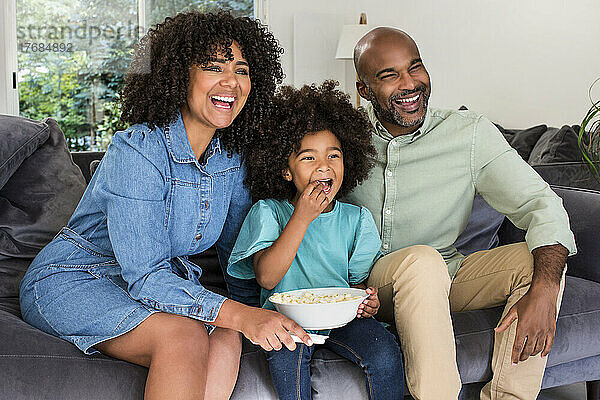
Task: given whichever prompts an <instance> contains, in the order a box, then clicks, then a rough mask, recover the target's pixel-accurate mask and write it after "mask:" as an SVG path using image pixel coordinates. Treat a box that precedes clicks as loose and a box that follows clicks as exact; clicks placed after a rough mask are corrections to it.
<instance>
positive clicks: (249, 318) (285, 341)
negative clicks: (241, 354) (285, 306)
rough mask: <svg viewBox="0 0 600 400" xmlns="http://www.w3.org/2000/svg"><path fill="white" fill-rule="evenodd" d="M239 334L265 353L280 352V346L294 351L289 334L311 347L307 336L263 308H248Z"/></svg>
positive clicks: (284, 318)
mask: <svg viewBox="0 0 600 400" xmlns="http://www.w3.org/2000/svg"><path fill="white" fill-rule="evenodd" d="M249 308H250V310H247V314H246V317H245V318H244V322H243V323H242V326H241V327H240V328H241V329H240V332H242V333H243V334H244V336H246V338H248V340H250V341H251V342H252V343H254V344H257V345H259V346H260V347H262V348H263V349H265V350H266V351H271V350H281V349H282V345H284V346H285V347H287V348H288V349H289V350H295V349H296V343H295V342H294V339H292V336H291V335H290V333H293V334H295V335H296V336H298V337H299V338H300V340H302V342H304V344H306V345H307V346H312V344H313V343H312V340H311V339H310V337H309V336H308V334H307V333H306V332H305V331H304V329H302V328H301V327H300V325H298V324H297V323H296V322H294V321H292V320H291V319H289V318H288V317H286V316H285V315H283V314H280V313H278V312H276V311H271V310H265V309H263V308H256V307H249Z"/></svg>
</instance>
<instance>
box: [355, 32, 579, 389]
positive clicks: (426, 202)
mask: <svg viewBox="0 0 600 400" xmlns="http://www.w3.org/2000/svg"><path fill="white" fill-rule="evenodd" d="M354 63H355V67H356V70H357V72H358V76H359V81H358V82H357V88H358V91H359V93H360V95H361V96H362V97H363V98H365V99H367V100H369V101H370V104H369V105H368V106H367V112H368V114H369V118H370V119H371V122H372V123H373V126H374V127H375V133H374V135H373V143H374V145H375V147H376V149H377V152H378V157H377V159H376V160H375V168H374V170H373V171H372V173H371V175H370V177H369V178H368V180H367V181H366V182H364V183H363V184H362V185H361V186H359V187H358V188H357V189H356V190H355V191H354V192H353V193H351V194H350V196H349V197H348V198H347V200H348V201H350V202H353V203H355V204H360V205H364V206H366V207H367V208H369V209H370V210H371V212H372V213H373V216H374V218H375V221H376V223H377V225H378V228H379V229H380V233H381V238H382V247H383V248H382V250H383V251H384V254H385V256H384V257H382V258H381V259H380V260H379V261H378V262H377V263H376V264H375V266H374V267H373V270H372V272H371V276H370V278H369V283H368V284H369V286H376V287H378V288H379V296H380V299H381V302H382V305H381V308H380V317H382V318H383V319H387V320H389V321H390V322H391V321H392V320H395V324H396V328H397V331H398V334H399V336H400V340H401V342H402V347H403V351H404V354H405V358H406V374H407V384H408V388H409V389H410V392H411V394H412V395H413V397H415V398H416V399H432V400H441V399H456V398H457V397H458V393H459V391H460V388H461V381H460V376H459V374H458V369H457V366H456V351H455V344H454V336H453V330H452V321H451V319H450V312H451V311H462V310H472V309H482V308H489V307H495V306H498V305H502V304H506V306H505V310H504V313H503V315H502V319H501V322H500V324H499V326H498V327H497V328H496V333H495V343H494V351H493V359H492V371H493V379H492V381H491V382H489V383H488V384H487V385H486V386H485V387H484V388H483V390H482V392H481V398H482V399H535V398H536V397H537V394H538V392H539V390H540V386H541V381H542V376H543V372H544V368H545V365H546V355H547V354H548V352H549V351H550V348H551V346H552V342H553V339H554V331H555V327H556V318H557V313H558V308H559V307H560V299H561V298H562V289H563V285H564V268H565V262H566V258H567V255H569V254H574V253H575V242H574V239H573V234H572V233H571V231H570V229H569V222H568V217H567V214H566V212H565V210H564V209H563V207H562V202H561V200H560V199H559V198H558V196H556V195H555V194H554V193H553V192H552V191H551V190H550V188H549V187H548V185H547V184H546V183H545V182H544V181H543V180H542V179H541V178H540V177H539V176H538V175H537V174H536V173H535V172H534V171H533V169H532V168H530V167H529V166H528V165H527V164H526V163H525V162H524V161H523V160H522V159H521V158H520V157H519V155H518V154H517V153H516V151H514V150H513V149H511V147H510V146H509V145H508V143H507V142H506V141H505V140H504V139H503V137H502V136H501V134H500V133H499V132H498V130H497V129H496V128H495V126H494V125H493V124H492V123H491V122H490V121H488V120H487V119H485V118H483V117H481V116H479V115H476V114H474V113H472V112H468V111H467V112H463V111H450V110H438V109H433V108H428V107H427V103H428V99H429V95H430V92H431V85H430V79H429V74H428V73H427V70H426V69H425V66H424V65H423V61H422V60H421V57H420V55H419V50H418V48H417V45H416V44H415V42H414V41H413V40H412V39H411V38H410V36H408V35H407V34H406V33H404V32H402V31H400V30H397V29H392V28H376V29H374V30H372V31H371V32H369V33H367V35H365V36H364V37H363V38H362V39H361V40H360V41H359V42H358V44H357V45H356V48H355V52H354ZM477 193H480V194H481V195H482V196H483V198H484V199H485V200H486V201H487V202H488V203H489V204H490V205H491V206H492V207H494V208H495V209H497V210H498V211H500V212H501V213H503V214H505V215H506V216H508V218H509V219H510V220H511V221H512V222H513V223H515V224H516V225H517V226H519V227H521V228H523V229H527V235H526V243H517V244H513V245H508V246H501V247H498V248H496V249H492V250H486V251H480V252H476V253H474V254H472V255H469V256H468V257H464V256H462V255H461V254H459V253H458V252H457V251H456V249H455V248H454V247H453V243H454V242H455V240H456V238H457V237H458V236H459V234H460V233H461V232H462V230H463V229H464V227H465V225H466V224H467V220H468V218H469V213H470V210H471V207H472V204H473V198H474V197H475V195H476V194H477ZM424 245H426V246H424Z"/></svg>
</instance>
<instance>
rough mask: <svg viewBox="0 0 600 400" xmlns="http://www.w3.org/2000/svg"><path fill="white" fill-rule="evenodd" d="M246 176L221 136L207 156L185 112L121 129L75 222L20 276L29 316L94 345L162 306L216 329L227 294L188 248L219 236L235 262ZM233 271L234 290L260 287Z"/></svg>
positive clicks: (84, 346) (83, 345)
mask: <svg viewBox="0 0 600 400" xmlns="http://www.w3.org/2000/svg"><path fill="white" fill-rule="evenodd" d="M244 177H245V169H244V165H243V160H242V158H241V156H240V155H239V154H235V153H229V152H227V151H226V150H224V149H222V147H221V143H220V140H219V139H218V138H213V140H212V141H211V142H210V144H209V145H208V147H207V149H206V151H205V156H204V159H203V162H202V163H199V162H198V160H197V159H196V157H195V155H194V152H193V151H192V147H191V145H190V143H189V140H188V137H187V134H186V131H185V128H184V125H183V121H182V119H181V115H179V116H178V117H177V118H176V119H175V120H174V122H172V123H171V124H170V125H169V126H168V127H165V128H154V129H150V128H149V127H148V126H146V125H135V126H132V127H130V128H129V129H127V130H125V131H122V132H118V133H116V134H115V136H114V137H113V139H112V142H111V144H110V146H109V148H108V150H107V152H106V154H105V156H104V158H103V159H102V162H101V163H100V165H99V167H98V169H97V171H96V173H95V174H94V176H93V177H92V180H91V182H90V184H89V185H88V187H87V190H86V191H85V193H84V195H83V197H82V199H81V201H80V203H79V205H78V206H77V209H76V210H75V212H74V214H73V216H72V217H71V219H70V220H69V223H68V225H67V226H66V227H65V228H63V229H62V230H61V231H60V232H59V233H58V234H57V235H56V237H55V238H54V239H53V240H52V241H51V242H50V243H49V244H48V245H47V246H46V247H45V248H44V249H42V251H41V252H40V253H39V254H38V256H37V257H36V258H35V260H34V261H33V262H32V264H31V266H30V267H29V269H28V271H27V273H26V274H25V277H24V278H23V280H22V282H21V288H20V289H21V292H20V301H21V311H22V315H23V319H24V320H25V321H26V322H28V323H30V324H31V325H33V326H35V327H37V328H39V329H41V330H43V331H45V332H47V333H49V334H52V335H55V336H58V337H61V338H63V339H65V340H68V341H70V342H72V343H74V344H75V345H76V346H77V347H79V348H80V349H81V350H82V351H84V352H85V353H87V354H91V353H94V352H96V350H95V349H94V348H93V346H94V345H95V344H97V343H100V342H102V341H105V340H107V339H111V338H114V337H117V336H119V335H122V334H124V333H126V332H128V331H130V330H131V329H133V328H135V327H136V326H138V325H139V324H140V323H141V322H142V321H144V320H145V319H146V318H147V317H148V316H150V315H151V314H153V313H155V312H167V313H172V314H178V315H183V316H187V317H190V318H194V319H197V320H200V321H203V322H204V323H205V326H206V328H207V330H208V332H209V333H210V332H211V331H212V329H214V326H212V325H211V322H214V320H215V319H216V317H217V314H218V312H219V309H220V307H221V305H222V304H223V302H224V301H225V297H223V296H221V295H219V294H216V293H213V292H211V291H209V290H207V289H206V288H204V287H203V286H202V285H201V284H200V282H199V277H200V275H201V274H202V269H201V268H200V267H199V266H197V265H195V264H193V263H192V262H190V261H189V260H188V256H189V255H192V254H197V253H201V252H203V251H204V250H206V249H208V248H209V247H211V246H212V245H213V244H215V243H216V248H217V252H218V255H219V260H220V262H221V265H222V266H223V267H226V265H227V260H228V258H229V254H230V253H231V249H232V248H233V244H234V242H235V239H236V236H237V233H238V231H239V228H240V226H241V224H242V221H243V219H244V217H245V216H246V213H247V212H248V209H249V208H250V204H251V202H250V196H249V193H248V191H247V189H246V188H245V187H244V185H243V180H244ZM225 279H226V282H227V284H228V286H229V288H230V291H231V292H236V293H244V290H246V289H248V290H251V289H249V288H248V282H244V281H241V280H236V279H235V278H232V277H230V276H228V275H225ZM232 285H233V286H234V287H236V290H231V287H232ZM244 285H245V286H244ZM240 286H241V287H240Z"/></svg>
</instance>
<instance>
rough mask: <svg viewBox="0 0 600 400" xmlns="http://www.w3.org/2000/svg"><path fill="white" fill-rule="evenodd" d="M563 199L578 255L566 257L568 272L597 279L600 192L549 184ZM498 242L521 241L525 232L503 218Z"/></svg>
mask: <svg viewBox="0 0 600 400" xmlns="http://www.w3.org/2000/svg"><path fill="white" fill-rule="evenodd" d="M550 187H551V188H552V190H554V192H555V193H556V194H558V195H559V196H560V197H561V198H562V200H563V205H564V207H565V209H566V210H567V213H568V214H569V221H570V223H571V230H572V231H573V233H574V234H575V242H576V244H577V254H576V255H574V256H572V257H569V259H568V260H567V267H568V268H567V275H570V276H576V277H579V278H584V279H589V280H592V281H595V282H600V243H598V237H599V236H600V235H599V233H600V192H599V191H595V190H588V189H581V188H573V187H566V186H557V185H556V186H555V185H550ZM498 236H499V237H500V245H505V244H509V243H515V242H522V241H524V240H525V231H523V230H521V229H518V228H516V227H515V226H514V225H513V224H512V223H511V222H510V221H509V220H508V218H505V220H504V223H503V224H502V227H501V228H500V231H499V232H498Z"/></svg>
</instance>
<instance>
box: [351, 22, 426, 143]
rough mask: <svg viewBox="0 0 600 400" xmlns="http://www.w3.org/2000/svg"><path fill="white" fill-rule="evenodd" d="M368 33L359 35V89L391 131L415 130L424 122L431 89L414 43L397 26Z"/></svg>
mask: <svg viewBox="0 0 600 400" xmlns="http://www.w3.org/2000/svg"><path fill="white" fill-rule="evenodd" d="M372 33H373V32H372ZM369 35H371V33H369V34H367V36H366V37H365V38H363V39H361V42H363V40H364V42H363V44H362V46H363V47H362V51H361V53H360V56H359V58H358V60H357V70H358V73H359V76H360V81H359V82H358V83H357V88H358V91H359V93H360V95H361V96H362V97H363V98H365V99H367V100H369V101H370V102H371V103H372V104H373V108H374V110H375V113H376V114H377V117H378V119H379V120H380V121H381V123H382V124H383V126H384V127H385V128H386V129H387V130H388V131H389V132H390V133H391V134H392V135H394V136H398V135H405V134H408V133H412V132H415V131H416V130H417V129H418V128H419V127H420V126H421V125H422V124H423V121H424V119H425V113H426V111H427V103H428V101H429V95H430V93H431V83H430V80H429V74H428V73H427V70H426V69H425V66H424V65H423V62H422V60H421V56H420V55H419V50H418V48H417V45H416V44H415V43H414V41H413V40H412V39H411V38H410V37H409V36H408V35H406V34H404V33H403V32H401V31H397V30H385V29H384V30H381V31H377V30H376V31H375V34H374V35H372V37H369ZM365 39H366V40H365ZM358 46H361V43H360V42H359V45H358Z"/></svg>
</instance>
